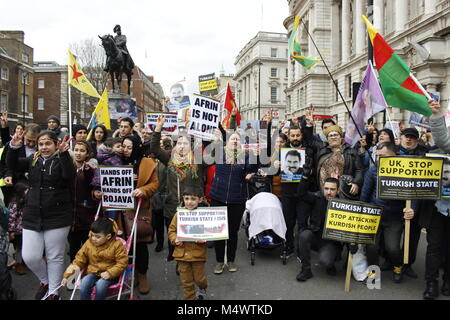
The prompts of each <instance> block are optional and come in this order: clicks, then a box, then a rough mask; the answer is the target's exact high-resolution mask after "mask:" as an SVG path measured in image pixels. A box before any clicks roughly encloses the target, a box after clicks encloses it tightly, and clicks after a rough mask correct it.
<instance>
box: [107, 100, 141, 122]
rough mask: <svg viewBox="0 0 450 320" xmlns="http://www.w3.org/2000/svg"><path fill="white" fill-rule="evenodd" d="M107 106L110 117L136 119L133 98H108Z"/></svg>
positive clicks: (136, 111)
mask: <svg viewBox="0 0 450 320" xmlns="http://www.w3.org/2000/svg"><path fill="white" fill-rule="evenodd" d="M108 107H109V115H110V117H111V119H114V120H117V119H119V118H131V119H132V120H133V121H137V119H138V110H137V107H136V99H134V98H126V99H122V98H109V101H108Z"/></svg>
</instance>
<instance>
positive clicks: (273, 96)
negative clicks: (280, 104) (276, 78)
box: [270, 87, 278, 103]
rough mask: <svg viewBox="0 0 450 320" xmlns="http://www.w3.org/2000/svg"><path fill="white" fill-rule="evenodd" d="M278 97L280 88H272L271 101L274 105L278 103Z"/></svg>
mask: <svg viewBox="0 0 450 320" xmlns="http://www.w3.org/2000/svg"><path fill="white" fill-rule="evenodd" d="M277 95H278V88H277V87H270V101H271V102H272V103H276V102H277Z"/></svg>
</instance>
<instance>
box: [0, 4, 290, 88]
mask: <svg viewBox="0 0 450 320" xmlns="http://www.w3.org/2000/svg"><path fill="white" fill-rule="evenodd" d="M0 12H3V14H2V18H1V23H0V28H1V29H3V30H23V31H24V32H25V43H26V44H27V45H29V46H31V47H33V48H34V60H35V61H56V62H58V63H60V64H67V62H66V61H67V48H68V46H69V44H70V43H74V42H79V41H82V40H85V39H88V38H96V39H98V38H97V35H104V34H108V33H109V34H114V33H113V28H114V26H115V25H116V24H120V25H121V26H122V33H123V34H125V35H126V36H127V40H128V42H127V46H128V50H129V51H130V53H131V55H132V57H133V59H134V61H135V63H136V64H137V65H138V66H139V67H140V68H141V69H142V70H143V71H144V72H145V73H146V74H147V75H153V76H154V77H155V82H160V83H161V84H162V85H163V88H164V90H165V93H166V95H167V90H168V87H169V86H170V85H171V84H172V83H174V82H177V81H179V80H182V79H183V78H184V77H186V78H188V79H189V78H196V77H197V76H198V75H201V74H207V73H211V72H216V74H218V73H219V71H220V70H221V67H222V65H223V66H224V69H225V73H235V68H234V61H235V58H236V56H237V54H238V53H239V51H240V50H241V49H242V48H243V46H244V45H245V44H246V43H247V42H248V41H249V40H250V39H251V38H253V37H254V36H255V35H256V33H257V32H258V31H271V32H286V30H285V29H284V27H283V20H284V19H285V18H286V17H287V16H288V14H289V9H288V3H287V1H286V0H172V1H163V0H129V1H117V0H109V1H100V0H90V1H86V0H77V1H70V2H66V1H53V0H39V1H11V0H10V1H6V0H5V1H0ZM98 42H99V45H100V39H98Z"/></svg>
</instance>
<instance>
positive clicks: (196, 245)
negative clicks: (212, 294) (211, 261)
mask: <svg viewBox="0 0 450 320" xmlns="http://www.w3.org/2000/svg"><path fill="white" fill-rule="evenodd" d="M202 198H203V195H202V193H201V191H200V190H198V188H195V187H191V186H186V187H185V188H184V192H183V202H184V206H185V208H186V209H188V210H195V209H197V207H198V205H199V203H200V202H201V200H202ZM177 216H178V213H176V214H175V215H174V217H173V219H172V222H171V224H170V226H169V230H168V236H169V241H170V242H171V243H172V244H174V245H175V250H174V252H173V257H174V258H175V260H176V261H177V263H178V271H179V272H180V280H181V283H182V284H183V291H184V299H185V300H195V299H197V300H204V299H205V298H206V288H207V287H208V280H207V278H206V274H205V262H206V251H207V249H208V247H207V245H206V241H204V240H197V241H196V242H190V241H177ZM195 285H197V286H198V287H199V291H198V292H197V295H196V294H195Z"/></svg>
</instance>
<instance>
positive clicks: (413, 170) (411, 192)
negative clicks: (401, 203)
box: [377, 156, 443, 200]
mask: <svg viewBox="0 0 450 320" xmlns="http://www.w3.org/2000/svg"><path fill="white" fill-rule="evenodd" d="M379 161H380V164H379V167H378V195H377V196H378V197H379V198H381V199H405V200H413V199H430V200H431V199H439V198H440V197H441V192H442V191H441V188H442V180H441V177H442V167H443V160H442V159H436V158H425V157H411V156H402V157H381V158H380V160H379Z"/></svg>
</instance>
